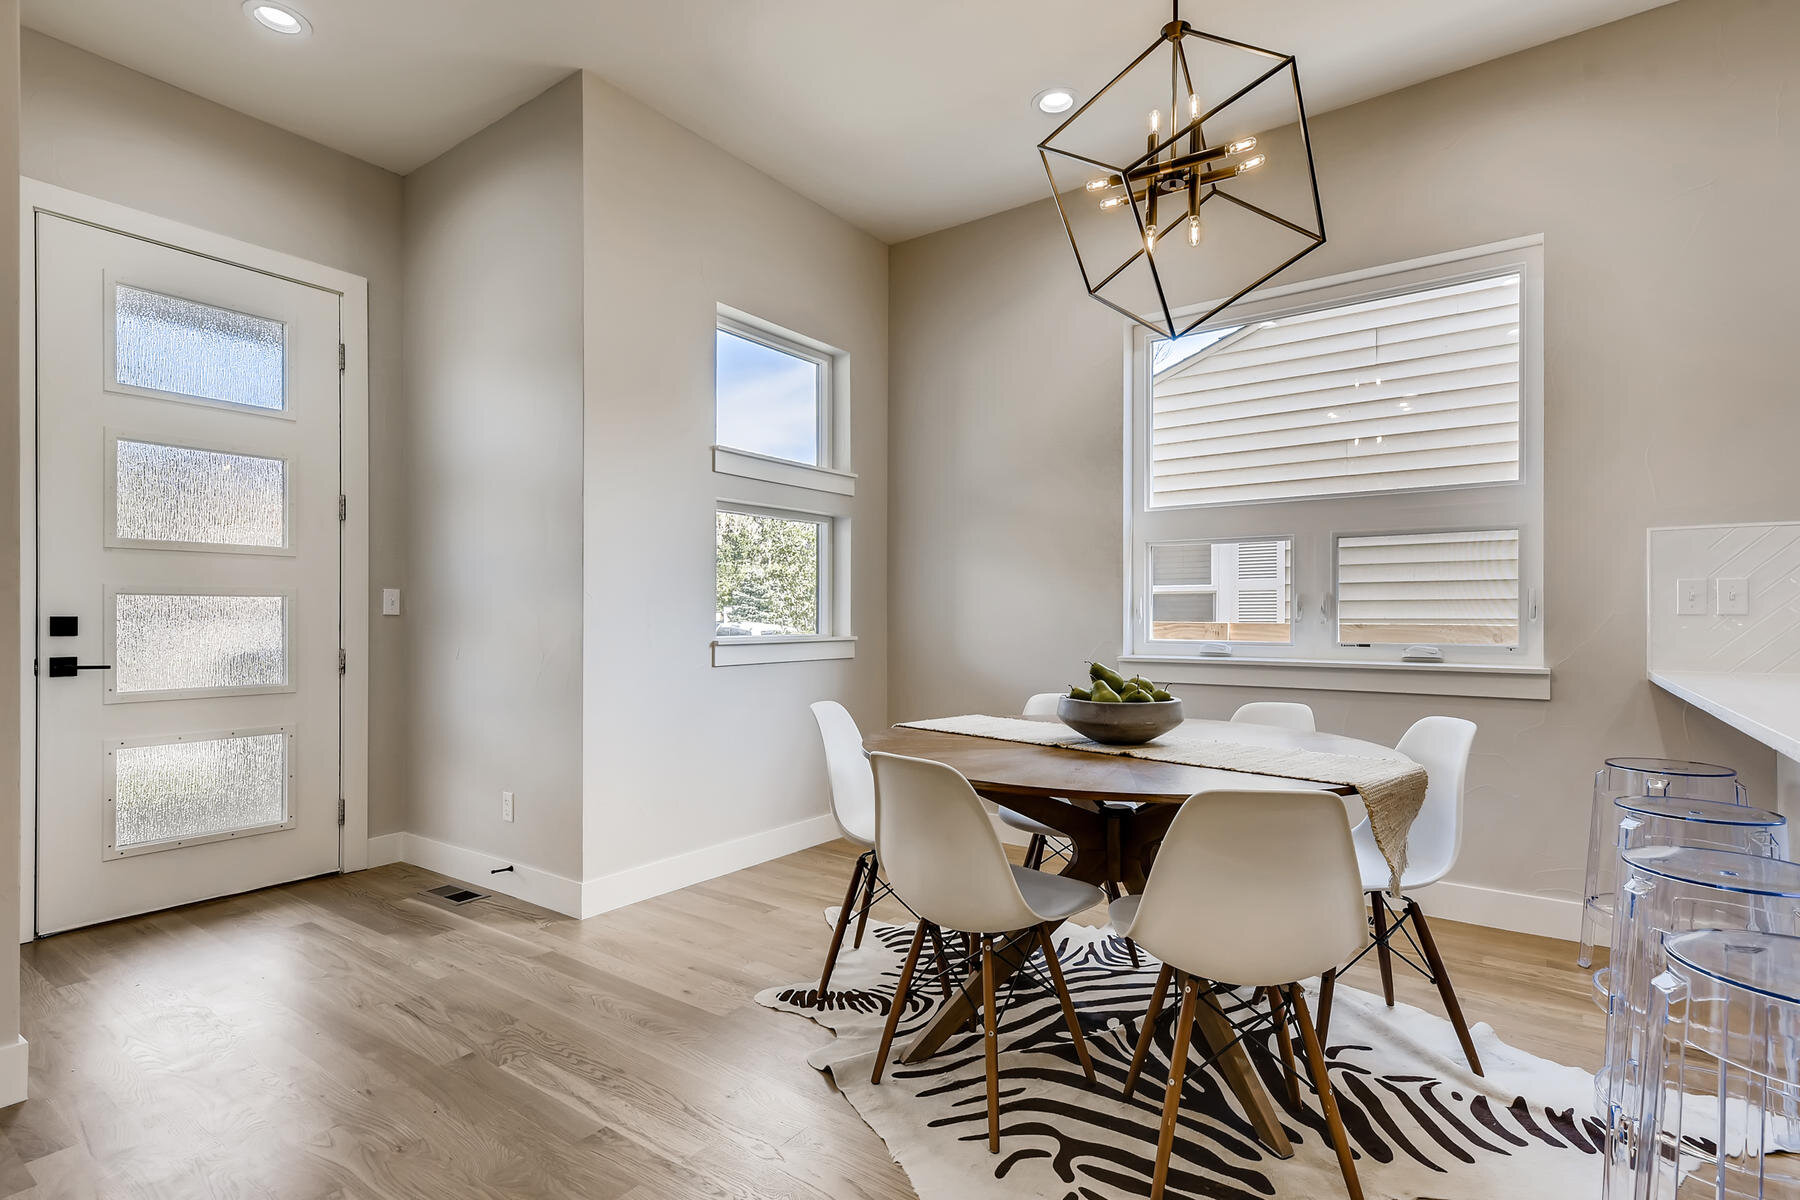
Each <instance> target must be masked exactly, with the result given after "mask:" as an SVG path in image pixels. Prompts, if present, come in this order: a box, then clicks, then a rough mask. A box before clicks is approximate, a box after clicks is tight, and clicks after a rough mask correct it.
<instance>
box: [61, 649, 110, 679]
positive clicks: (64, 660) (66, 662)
mask: <svg viewBox="0 0 1800 1200" xmlns="http://www.w3.org/2000/svg"><path fill="white" fill-rule="evenodd" d="M110 670H112V664H111V663H78V662H76V661H75V656H74V655H73V654H69V655H57V656H55V657H52V658H51V659H50V670H49V672H48V674H49V676H50V678H52V679H70V678H73V677H74V675H75V673H76V672H77V671H110Z"/></svg>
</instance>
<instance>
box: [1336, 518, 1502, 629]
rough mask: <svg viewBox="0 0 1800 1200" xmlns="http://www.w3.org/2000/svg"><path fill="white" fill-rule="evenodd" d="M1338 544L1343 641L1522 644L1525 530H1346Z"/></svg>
mask: <svg viewBox="0 0 1800 1200" xmlns="http://www.w3.org/2000/svg"><path fill="white" fill-rule="evenodd" d="M1337 551H1338V553H1337V560H1338V583H1337V593H1338V601H1337V608H1338V640H1339V641H1340V642H1342V643H1344V644H1347V645H1373V644H1377V643H1385V644H1396V643H1400V644H1406V643H1414V642H1421V643H1428V644H1432V645H1459V646H1466V645H1481V646H1512V645H1517V644H1518V640H1519V531H1518V530H1516V529H1491V530H1484V531H1481V532H1477V533H1407V534H1383V535H1380V536H1370V537H1342V538H1339V539H1338V543H1337Z"/></svg>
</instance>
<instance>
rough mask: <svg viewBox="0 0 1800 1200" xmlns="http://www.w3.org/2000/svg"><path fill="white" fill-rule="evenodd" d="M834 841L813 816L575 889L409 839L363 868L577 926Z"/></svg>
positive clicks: (387, 841)
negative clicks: (541, 910) (508, 901)
mask: <svg viewBox="0 0 1800 1200" xmlns="http://www.w3.org/2000/svg"><path fill="white" fill-rule="evenodd" d="M837 836H838V828H837V823H836V822H835V821H833V820H832V819H831V816H830V814H828V813H827V814H821V815H820V816H817V817H808V818H807V819H806V820H804V821H795V822H794V823H793V824H791V825H782V826H780V827H778V828H775V829H769V830H765V831H763V832H762V833H755V834H751V835H750V836H748V837H742V838H738V839H737V840H736V841H730V842H721V843H719V844H718V845H714V846H703V847H701V848H700V849H698V850H690V851H687V852H686V853H684V854H676V855H671V856H670V857H668V858H664V859H658V860H657V861H656V862H652V863H645V864H644V865H643V866H639V867H630V868H627V869H626V870H623V871H618V872H615V873H613V874H611V875H601V876H597V877H596V878H593V879H589V880H586V881H585V882H583V881H578V880H574V879H570V878H568V877H566V876H563V875H555V874H552V873H551V872H549V871H542V870H539V869H538V868H536V867H527V866H523V865H518V864H515V865H514V867H513V869H512V870H510V871H503V872H501V873H500V874H498V875H495V874H490V872H491V871H492V870H493V869H494V868H495V867H498V866H505V865H506V862H505V860H504V859H500V858H496V857H495V856H493V855H491V854H486V853H483V852H481V851H479V850H471V849H469V848H468V847H466V846H456V845H452V844H450V843H449V842H440V841H436V840H435V839H432V838H428V837H423V836H421V835H419V834H416V833H389V834H383V835H382V836H380V837H372V838H370V839H369V865H370V866H371V867H379V866H385V865H386V864H388V863H395V862H407V863H411V864H412V865H413V866H415V867H424V868H425V869H426V870H427V871H436V872H437V873H438V874H440V875H448V876H450V877H451V878H452V879H458V880H461V881H462V882H464V883H467V884H471V885H473V886H474V887H476V888H479V889H480V890H482V891H486V892H499V893H501V894H503V895H507V896H516V897H518V898H519V899H520V900H528V901H530V902H531V903H533V904H541V905H543V906H544V907H545V908H548V909H551V910H552V911H554V912H559V913H563V914H565V915H567V916H571V917H580V918H584V919H585V918H587V917H593V916H598V915H599V914H601V913H603V912H611V911H612V910H613V909H615V908H623V907H625V906H626V905H627V904H636V903H637V902H638V901H639V900H648V899H650V898H651V897H653V896H660V895H663V894H664V893H666V892H673V891H677V890H679V889H681V888H684V887H688V886H690V885H692V884H696V883H704V882H705V881H706V880H708V879H717V878H718V877H719V876H721V875H729V874H731V873H732V872H733V871H741V870H743V869H744V868H745V867H754V866H756V865H757V864H758V863H764V862H768V861H769V860H770V859H772V858H780V857H781V856H782V855H784V854H792V853H794V852H795V851H797V850H805V849H807V848H808V847H811V846H817V845H819V844H820V843H822V842H829V841H831V840H832V839H833V838H835V837H837Z"/></svg>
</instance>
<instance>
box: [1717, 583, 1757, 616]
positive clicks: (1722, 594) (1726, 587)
mask: <svg viewBox="0 0 1800 1200" xmlns="http://www.w3.org/2000/svg"><path fill="white" fill-rule="evenodd" d="M1713 586H1714V587H1716V588H1717V589H1718V608H1717V610H1716V611H1717V612H1718V613H1719V615H1720V616H1725V617H1741V616H1743V615H1744V614H1745V613H1747V612H1749V611H1750V581H1749V580H1748V579H1733V578H1720V579H1715V580H1713Z"/></svg>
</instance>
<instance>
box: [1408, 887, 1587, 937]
mask: <svg viewBox="0 0 1800 1200" xmlns="http://www.w3.org/2000/svg"><path fill="white" fill-rule="evenodd" d="M1418 898H1419V907H1420V908H1423V909H1424V910H1425V911H1426V912H1427V913H1430V914H1431V915H1432V916H1434V917H1442V918H1443V919H1444V920H1446V921H1462V922H1464V923H1465V924H1468V925H1485V926H1486V927H1487V928H1489V929H1507V930H1511V931H1512V932H1513V933H1531V934H1536V935H1537V936H1538V937H1548V938H1558V939H1560V940H1562V941H1565V942H1572V941H1575V940H1576V939H1577V938H1579V937H1580V936H1581V902H1580V901H1578V900H1561V899H1558V898H1556V897H1554V896H1540V895H1536V894H1534V893H1531V892H1506V891H1501V890H1500V889H1499V888H1485V887H1477V886H1475V885H1474V884H1472V883H1452V882H1450V881H1448V880H1446V881H1444V882H1443V883H1434V884H1432V885H1431V886H1430V887H1428V888H1421V889H1420V890H1419V893H1418Z"/></svg>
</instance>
